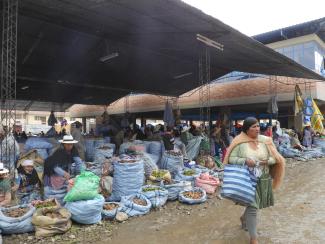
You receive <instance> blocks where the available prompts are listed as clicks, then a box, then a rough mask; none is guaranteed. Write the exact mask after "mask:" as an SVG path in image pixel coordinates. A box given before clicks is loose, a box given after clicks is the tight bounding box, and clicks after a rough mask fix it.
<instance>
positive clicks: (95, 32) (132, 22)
mask: <svg viewBox="0 0 325 244" xmlns="http://www.w3.org/2000/svg"><path fill="white" fill-rule="evenodd" d="M18 28H19V29H18V32H19V34H18V83H17V99H25V100H42V101H55V102H59V103H64V102H65V103H82V104H108V103H110V102H112V101H114V100H116V99H117V98H119V97H122V96H124V95H126V94H128V93H130V92H144V93H153V94H162V95H170V96H174V95H179V94H182V93H184V92H186V91H188V90H191V89H193V88H194V87H197V86H198V57H199V53H200V51H201V49H202V44H200V43H199V42H198V41H197V40H196V35H197V34H201V35H204V36H206V37H208V38H211V39H213V40H215V41H217V42H220V43H221V44H223V45H224V51H222V52H221V51H218V50H215V49H211V79H215V78H218V77H220V76H223V75H224V74H226V73H229V72H231V71H234V70H237V71H244V72H251V73H263V74H273V75H283V76H293V77H302V78H311V79H322V78H321V77H320V76H318V75H317V74H316V73H314V72H312V71H310V70H308V69H306V68H304V67H302V66H301V65H299V64H297V63H295V62H294V61H292V60H290V59H289V58H286V57H284V56H282V55H280V54H278V53H276V52H275V51H273V50H271V49H269V48H267V47H265V46H264V45H262V44H260V43H259V42H257V41H255V40H253V39H251V38H249V37H247V36H245V35H243V34H241V33H239V32H238V31H236V30H234V29H233V28H231V27H229V26H227V25H225V24H223V23H222V22H220V21H219V20H217V19H215V18H213V17H211V16H208V15H206V14H204V13H203V12H201V11H199V10H197V9H195V8H193V7H190V6H189V5H187V4H185V3H183V2H182V1H179V0H137V1H134V0H118V1H116V0H69V1H65V0H38V1H35V0H24V1H20V10H19V26H18ZM115 52H117V53H118V57H115V58H112V59H110V60H108V61H107V62H101V61H100V58H101V57H103V56H106V55H108V54H110V53H115ZM186 73H187V74H188V75H186V76H183V77H182V76H181V75H182V74H186ZM189 73H190V74H189ZM175 76H176V77H177V76H178V77H179V78H177V79H176V78H175ZM27 87H28V88H27ZM21 88H23V89H21Z"/></svg>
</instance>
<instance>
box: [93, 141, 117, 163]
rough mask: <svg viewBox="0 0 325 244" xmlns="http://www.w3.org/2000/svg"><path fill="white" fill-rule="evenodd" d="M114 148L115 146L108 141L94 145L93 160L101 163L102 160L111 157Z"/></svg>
mask: <svg viewBox="0 0 325 244" xmlns="http://www.w3.org/2000/svg"><path fill="white" fill-rule="evenodd" d="M114 148H115V145H114V144H108V143H106V144H103V145H101V146H99V147H96V148H95V151H94V160H95V162H98V163H100V164H103V162H104V161H105V160H106V159H108V158H111V157H113V153H114Z"/></svg>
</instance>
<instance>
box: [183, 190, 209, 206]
mask: <svg viewBox="0 0 325 244" xmlns="http://www.w3.org/2000/svg"><path fill="white" fill-rule="evenodd" d="M188 191H195V192H200V193H202V197H201V198H199V199H192V198H188V197H186V196H184V193H185V192H188ZM178 200H179V201H180V202H182V203H187V204H199V203H204V202H205V201H206V200H207V194H206V192H205V190H203V189H201V188H199V187H195V188H193V189H191V190H186V191H181V192H180V193H179V195H178Z"/></svg>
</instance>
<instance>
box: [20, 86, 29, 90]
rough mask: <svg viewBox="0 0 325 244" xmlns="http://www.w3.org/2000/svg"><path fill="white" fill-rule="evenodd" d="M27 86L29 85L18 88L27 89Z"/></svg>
mask: <svg viewBox="0 0 325 244" xmlns="http://www.w3.org/2000/svg"><path fill="white" fill-rule="evenodd" d="M28 88H29V86H22V87H21V88H20V89H22V90H26V89H28Z"/></svg>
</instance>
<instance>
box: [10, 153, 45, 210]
mask: <svg viewBox="0 0 325 244" xmlns="http://www.w3.org/2000/svg"><path fill="white" fill-rule="evenodd" d="M17 171H18V176H17V178H16V187H17V188H18V190H17V198H18V200H19V203H20V204H26V203H30V202H31V201H33V200H40V199H41V194H40V186H41V181H40V179H39V178H38V174H37V172H36V170H35V169H34V162H33V160H29V159H26V160H24V161H23V162H22V164H21V166H19V168H18V169H17Z"/></svg>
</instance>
